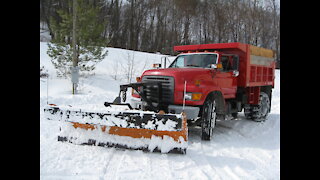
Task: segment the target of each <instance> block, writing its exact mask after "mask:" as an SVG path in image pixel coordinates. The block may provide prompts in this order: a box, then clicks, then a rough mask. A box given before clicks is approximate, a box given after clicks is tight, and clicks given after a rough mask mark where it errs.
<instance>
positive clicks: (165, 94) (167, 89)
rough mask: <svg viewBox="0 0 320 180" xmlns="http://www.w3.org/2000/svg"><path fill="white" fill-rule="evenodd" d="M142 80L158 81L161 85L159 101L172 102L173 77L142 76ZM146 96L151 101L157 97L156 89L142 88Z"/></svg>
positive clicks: (163, 102)
mask: <svg viewBox="0 0 320 180" xmlns="http://www.w3.org/2000/svg"><path fill="white" fill-rule="evenodd" d="M142 82H160V83H161V85H162V94H161V95H160V96H161V100H160V101H161V103H162V104H173V93H174V78H173V77H171V76H143V77H142ZM143 91H144V92H145V94H146V97H147V98H148V99H150V100H151V101H152V102H155V101H156V100H157V99H158V94H157V89H153V88H148V87H147V88H146V89H144V90H143Z"/></svg>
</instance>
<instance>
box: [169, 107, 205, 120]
mask: <svg viewBox="0 0 320 180" xmlns="http://www.w3.org/2000/svg"><path fill="white" fill-rule="evenodd" d="M168 110H169V112H170V113H174V114H179V113H181V112H182V111H183V106H180V105H169V106H168ZM199 111H200V108H199V107H194V106H184V112H185V113H186V115H187V119H196V118H197V117H198V115H199Z"/></svg>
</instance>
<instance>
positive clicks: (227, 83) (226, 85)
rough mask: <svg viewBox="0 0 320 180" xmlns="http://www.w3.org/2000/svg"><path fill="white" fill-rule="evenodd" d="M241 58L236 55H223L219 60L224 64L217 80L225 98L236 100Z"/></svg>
mask: <svg viewBox="0 0 320 180" xmlns="http://www.w3.org/2000/svg"><path fill="white" fill-rule="evenodd" d="M238 62H239V58H238V57H237V56H236V55H222V56H220V58H219V63H221V64H222V69H220V70H219V71H218V72H217V74H216V76H215V78H217V79H216V80H217V83H218V85H219V87H220V88H221V91H222V93H223V96H224V97H225V98H235V95H236V92H237V76H238V74H237V73H238V71H237V70H238Z"/></svg>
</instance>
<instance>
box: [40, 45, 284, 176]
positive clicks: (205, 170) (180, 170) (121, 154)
mask: <svg viewBox="0 0 320 180" xmlns="http://www.w3.org/2000/svg"><path fill="white" fill-rule="evenodd" d="M46 49H47V45H46V43H40V65H41V66H42V65H43V66H45V68H46V69H47V70H48V71H49V75H50V76H49V78H48V79H47V78H40V178H41V179H42V180H45V179H70V180H71V179H72V180H73V179H97V180H98V179H99V180H102V179H159V180H160V179H161V180H162V179H280V70H276V80H275V82H276V84H275V89H274V90H273V96H272V107H271V108H272V109H271V113H270V114H269V116H268V120H267V121H265V122H262V123H256V122H252V121H249V120H246V119H245V118H244V114H243V113H239V118H238V119H237V120H233V121H219V122H217V125H216V127H215V129H214V135H215V137H214V139H213V140H212V141H210V142H205V141H201V138H200V128H189V141H188V149H187V154H186V155H180V154H160V153H145V152H142V151H134V150H118V149H114V148H105V147H97V146H80V145H74V144H69V143H63V142H58V141H57V134H58V132H59V124H58V122H57V121H48V120H46V119H44V116H43V107H44V106H45V105H46V104H47V101H48V102H49V103H55V104H58V105H69V104H70V105H82V106H91V107H92V106H95V105H98V106H99V105H103V103H104V102H105V101H109V102H111V101H113V100H114V98H115V97H116V96H117V95H118V92H119V85H120V84H122V83H126V82H125V73H121V72H122V70H123V69H125V67H124V66H125V63H127V62H128V59H130V58H131V60H132V58H134V60H135V61H136V62H137V64H139V65H138V66H137V67H136V74H137V75H135V76H134V77H136V76H139V75H140V74H141V73H142V72H143V70H145V69H148V68H149V67H151V64H153V63H157V62H160V58H161V55H157V54H151V53H142V52H137V51H135V52H133V51H128V50H123V49H116V48H108V50H109V55H108V56H106V58H105V59H104V60H103V61H102V62H100V63H99V64H98V65H97V68H96V70H95V72H94V73H95V75H92V76H89V77H86V78H81V80H80V88H79V90H80V93H79V94H77V95H72V94H71V82H70V80H69V79H63V78H57V77H55V75H54V74H55V70H54V68H53V65H52V64H51V62H50V58H49V57H48V56H47V55H46ZM117 64H118V65H117ZM120 64H122V66H123V67H122V68H121V65H120ZM116 67H118V70H117V71H116V70H115V69H116ZM115 72H117V73H115ZM115 74H117V80H114V79H115V78H114V77H115V76H114V75H115ZM119 79H120V80H119ZM47 87H48V92H47ZM47 94H48V96H47ZM129 94H130V93H129V92H128V96H129ZM128 99H130V97H128Z"/></svg>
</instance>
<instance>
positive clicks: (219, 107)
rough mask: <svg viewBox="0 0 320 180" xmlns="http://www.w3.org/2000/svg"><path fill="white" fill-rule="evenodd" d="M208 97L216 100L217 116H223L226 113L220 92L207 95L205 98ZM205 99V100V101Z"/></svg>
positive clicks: (216, 91)
mask: <svg viewBox="0 0 320 180" xmlns="http://www.w3.org/2000/svg"><path fill="white" fill-rule="evenodd" d="M209 96H213V97H214V98H215V100H216V105H217V114H225V112H226V108H225V107H226V105H225V104H226V103H225V100H224V97H223V94H222V93H221V91H218V90H215V91H212V92H210V93H208V94H207V96H206V98H207V97H209ZM206 98H205V99H206Z"/></svg>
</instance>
